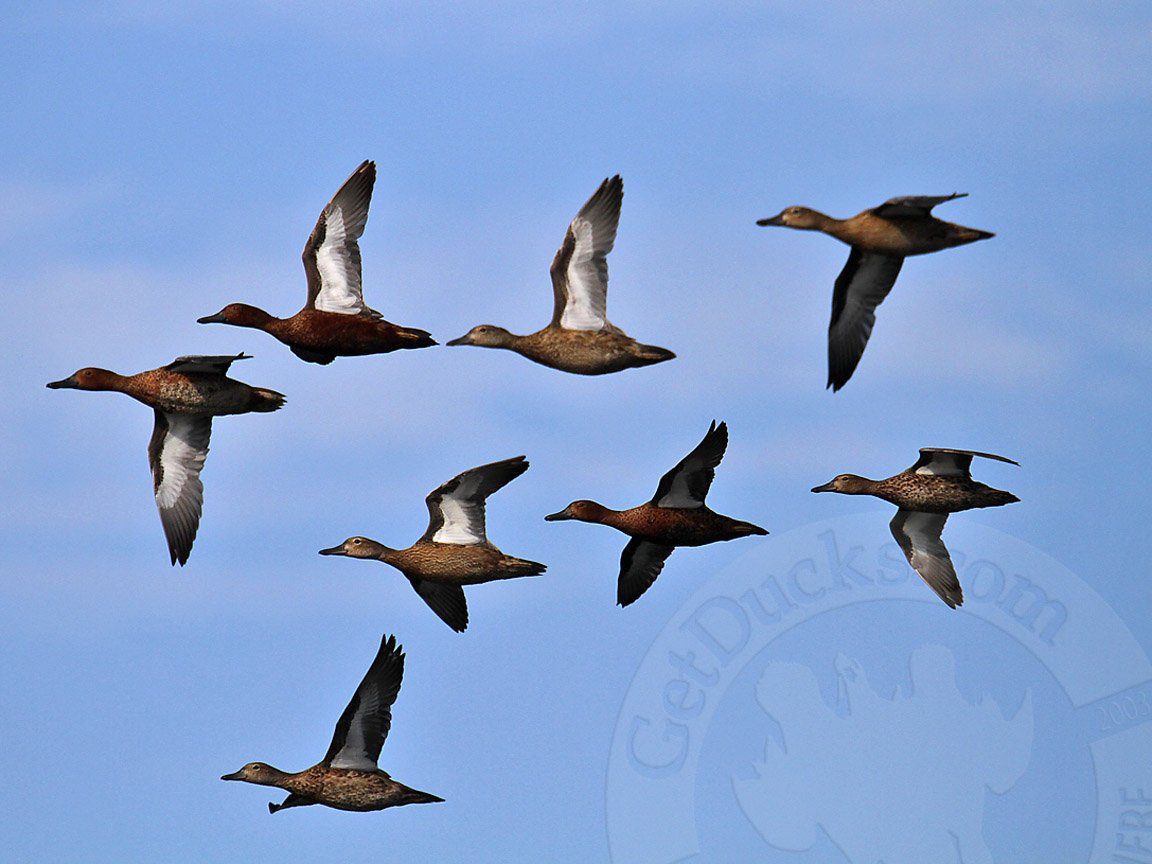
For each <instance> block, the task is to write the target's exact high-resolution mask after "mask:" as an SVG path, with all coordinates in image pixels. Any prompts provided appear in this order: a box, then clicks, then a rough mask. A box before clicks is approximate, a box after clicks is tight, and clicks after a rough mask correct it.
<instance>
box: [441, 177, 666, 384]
mask: <svg viewBox="0 0 1152 864" xmlns="http://www.w3.org/2000/svg"><path fill="white" fill-rule="evenodd" d="M623 198H624V181H623V180H621V179H620V175H616V176H615V177H611V178H609V179H607V180H605V181H604V182H603V183H601V184H600V188H599V189H597V190H596V191H595V193H593V195H592V197H591V198H589V199H588V201H587V203H585V205H584V206H583V207H581V208H580V212H579V213H577V214H576V218H575V219H573V220H572V223H571V224H570V225H569V226H568V232H567V233H566V234H565V235H564V243H563V244H562V245H561V246H560V249H559V250H557V252H556V257H555V258H553V260H552V269H551V272H552V292H553V295H554V301H555V302H554V308H553V311H552V322H551V323H550V324H549V325H548V326H547V327H545V328H544V329H543V330H537V331H536V332H535V333H530V334H528V335H527V336H517V335H516V334H514V333H509V332H508V331H507V330H505V329H504V328H503V327H496V326H494V325H492V324H481V325H479V326H477V327H473V328H472V329H471V330H470V331H468V333H466V334H465V335H463V336H461V337H460V338H459V339H453V340H452V341H451V342H449V343H448V344H449V345H479V346H480V347H482V348H506V349H508V350H509V351H515V352H516V353H517V354H521V355H523V356H525V357H527V358H528V359H529V360H533V361H535V362H536V363H540V364H542V365H544V366H550V367H551V368H553V369H560V370H562V371H564V372H573V373H575V374H577V375H606V374H608V373H610V372H619V371H621V370H623V369H632V368H634V367H636V366H651V365H652V364H653V363H663V362H664V361H665V360H671V359H672V358H674V357H675V356H676V355H675V354H673V353H672V352H671V351H668V350H667V349H665V348H658V347H656V346H655V345H643V344H641V343H639V342H637V341H636V340H635V339H632V338H631V337H629V336H628V335H627V334H626V333H625V332H624V331H623V330H621V329H620V328H619V327H617V326H616V325H615V324H613V323H612V322H611V321H609V320H608V311H607V303H608V253H609V252H611V251H612V246H613V244H614V243H615V242H616V226H617V225H618V224H619V223H620V203H621V201H622V200H623Z"/></svg>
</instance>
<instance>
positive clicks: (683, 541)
mask: <svg viewBox="0 0 1152 864" xmlns="http://www.w3.org/2000/svg"><path fill="white" fill-rule="evenodd" d="M577 511H578V512H580V508H577ZM585 516H591V517H594V518H585ZM578 518H580V519H581V521H586V522H599V523H600V524H602V525H608V526H609V527H611V528H615V529H616V530H617V531H620V532H622V533H624V534H627V535H628V536H629V537H636V538H639V539H640V540H647V541H649V542H651V543H660V544H662V545H665V546H707V545H708V544H710V543H720V542H723V541H727V540H736V539H738V538H740V537H749V536H751V535H754V534H761V535H763V534H767V533H768V532H767V531H765V530H764V529H763V528H761V527H760V526H758V525H753V524H752V523H751V522H742V521H740V520H739V519H733V518H731V517H730V516H724V515H722V514H720V513H717V512H715V511H714V510H711V509H710V508H708V507H706V506H705V507H693V508H684V507H660V506H658V505H656V504H653V503H651V502H647V503H644V504H641V505H640V506H639V507H632V508H630V509H628V510H610V509H608V508H607V507H600V508H599V510H598V511H595V510H594V511H592V512H590V513H589V512H587V511H585V512H584V516H581V517H578Z"/></svg>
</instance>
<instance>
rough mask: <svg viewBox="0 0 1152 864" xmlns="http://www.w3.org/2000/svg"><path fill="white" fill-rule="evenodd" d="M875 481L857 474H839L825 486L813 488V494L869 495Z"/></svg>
mask: <svg viewBox="0 0 1152 864" xmlns="http://www.w3.org/2000/svg"><path fill="white" fill-rule="evenodd" d="M874 482H875V481H873V480H869V479H868V478H867V477H858V476H857V475H855V474H838V475H837V476H835V477H833V478H832V479H831V480H829V481H828V482H827V483H825V484H824V485H823V486H813V487H812V491H813V492H839V493H840V494H841V495H869V494H871V492H872V484H873V483H874Z"/></svg>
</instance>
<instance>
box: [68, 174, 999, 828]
mask: <svg viewBox="0 0 1152 864" xmlns="http://www.w3.org/2000/svg"><path fill="white" fill-rule="evenodd" d="M375 180H376V166H375V163H373V162H370V161H366V162H364V163H363V164H361V165H360V166H359V167H358V168H357V169H356V171H355V172H353V174H352V176H351V177H349V178H348V180H347V181H346V182H345V183H344V185H343V186H341V187H340V189H339V190H338V191H337V192H336V194H335V195H334V196H333V198H332V200H331V201H329V202H328V205H327V206H326V207H325V208H324V210H323V212H322V213H321V214H320V218H319V219H318V220H317V222H316V227H315V228H314V229H313V230H312V234H311V236H309V238H308V242H307V243H306V244H305V246H304V252H303V261H304V271H305V273H306V275H307V281H308V301H307V303H306V304H305V306H304V308H303V309H301V310H300V311H299V312H297V313H296V314H294V315H292V316H290V317H288V318H277V317H275V316H273V315H271V314H269V313H268V312H265V311H264V310H262V309H258V308H256V307H255V306H250V305H247V304H245V303H230V304H228V305H227V306H225V307H224V308H223V309H221V310H220V311H219V312H217V313H216V314H214V315H208V316H206V317H204V318H200V319H199V322H200V323H202V324H211V323H221V324H232V325H235V326H239V327H250V328H255V329H258V330H263V331H265V332H266V333H268V334H270V335H271V336H273V337H275V338H276V339H278V340H279V341H281V342H283V343H284V344H285V345H287V346H288V347H289V349H290V350H291V351H292V353H293V354H295V355H296V356H297V357H299V358H300V359H302V360H305V361H307V362H310V363H320V364H327V363H331V362H332V361H333V360H334V359H335V358H336V357H349V356H360V355H368V354H386V353H389V352H391V351H396V350H399V349H406V348H424V347H428V346H432V345H435V344H436V342H435V341H434V340H433V339H432V337H431V335H430V334H429V333H428V332H426V331H424V330H420V329H416V328H413V327H403V326H400V325H397V324H392V323H390V322H389V321H386V320H385V319H384V317H383V316H382V315H381V314H380V313H379V312H377V311H376V310H374V309H372V308H371V307H369V306H367V305H366V304H365V302H364V294H363V288H362V284H361V266H360V246H359V242H358V241H359V239H360V236H361V235H362V234H363V233H364V226H365V223H366V222H367V219H368V207H369V204H370V202H371V198H372V188H373V185H374V183H375ZM623 194H624V187H623V182H622V181H621V179H620V177H619V176H618V175H617V176H615V177H611V178H609V179H606V180H605V181H604V182H603V183H601V184H600V187H599V188H598V189H597V190H596V192H595V193H593V195H592V197H591V198H589V199H588V201H587V202H586V203H585V204H584V206H583V207H582V208H580V211H579V212H578V213H577V214H576V217H575V218H574V219H573V220H572V222H571V223H570V224H569V226H568V230H567V232H566V233H565V235H564V241H563V243H562V244H561V246H560V248H559V250H557V252H556V255H555V257H554V258H553V261H552V266H551V277H552V289H553V294H554V305H553V312H552V320H551V321H550V322H549V324H548V325H547V326H545V327H544V328H543V329H541V330H538V331H536V332H535V333H530V334H528V335H523V336H521V335H516V334H513V333H510V332H509V331H508V330H506V329H504V328H502V327H497V326H495V325H491V324H481V325H478V326H476V327H473V328H472V329H471V330H470V331H469V332H468V333H467V334H465V335H464V336H461V337H460V338H458V339H454V340H452V341H450V342H448V343H447V344H448V345H476V346H480V347H485V348H503V349H506V350H509V351H514V352H516V353H518V354H521V355H523V356H524V357H527V358H528V359H529V360H532V361H534V362H536V363H540V364H543V365H545V366H549V367H551V368H554V369H559V370H562V371H565V372H571V373H575V374H579V375H604V374H608V373H612V372H619V371H621V370H624V369H630V368H634V367H640V366H648V365H651V364H654V363H662V362H664V361H666V360H671V359H673V358H674V357H675V356H676V355H675V354H673V353H672V352H671V351H669V350H667V349H665V348H660V347H657V346H655V345H646V344H642V343H640V342H637V341H636V340H634V339H632V338H631V337H629V336H628V335H627V334H626V333H625V332H624V331H623V330H621V329H620V328H619V327H617V326H615V325H614V324H612V322H610V321H609V320H608V316H607V292H608V261H607V256H608V253H610V252H611V251H612V247H613V245H614V243H615V240H616V228H617V225H618V224H619V220H620V205H621V202H622V200H623ZM960 197H963V196H962V195H958V194H953V195H946V196H940V197H930V196H917V197H903V198H893V199H891V200H890V201H887V202H885V203H884V204H881V205H880V206H879V207H874V208H872V209H869V210H865V211H863V212H862V213H859V214H857V215H856V216H853V217H851V218H849V219H834V218H832V217H831V216H826V215H825V214H823V213H820V212H818V211H816V210H811V209H809V208H806V207H788V208H785V209H784V210H783V211H781V212H780V213H779V214H778V215H776V216H773V217H771V218H768V219H761V220H759V222H757V224H758V225H780V226H784V227H788V228H795V229H799V230H809V231H821V232H823V233H825V234H828V235H829V236H832V237H835V238H836V239H838V240H841V241H842V242H844V243H847V244H848V245H849V246H850V247H851V251H850V253H849V255H848V261H847V263H846V264H845V266H844V269H843V270H842V271H841V273H840V275H839V276H838V277H837V279H836V283H835V287H834V289H833V295H832V316H831V321H830V323H829V326H828V387H829V388H831V389H832V390H833V391H836V390H839V389H840V388H841V387H843V386H844V385H845V383H847V381H848V380H849V378H851V376H852V374H853V372H854V371H855V370H856V367H857V365H858V364H859V362H860V358H861V356H862V355H863V353H864V348H865V346H866V345H867V343H868V339H869V337H870V335H871V333H872V328H873V325H874V323H875V320H876V307H877V306H879V305H880V303H882V302H883V300H884V298H885V297H886V296H887V295H888V292H889V291H890V290H891V289H892V286H893V284H894V283H895V281H896V277H897V275H898V274H899V272H900V268H901V266H902V265H903V263H904V259H905V258H906V257H908V256H911V255H923V254H926V253H929V252H936V251H939V250H941V249H947V248H950V247H953V246H960V245H963V244H966V243H972V242H974V241H977V240H983V239H986V238H989V237H992V236H993V235H992V234H990V233H989V232H987V231H980V230H977V229H974V228H966V227H964V226H961V225H955V224H953V223H950V222H944V221H941V220H939V219H936V218H935V217H933V216H932V212H931V211H932V209H933V208H934V207H935V206H936V205H938V204H941V203H944V202H946V201H951V200H953V199H955V198H960ZM247 356H248V355H245V354H237V355H235V356H189V357H179V358H177V359H176V360H175V361H173V362H172V363H169V364H168V365H166V366H163V367H161V368H159V369H152V370H150V371H147V372H140V373H138V374H135V375H118V374H116V373H115V372H110V371H108V370H106V369H98V368H91V367H89V368H84V369H80V370H78V371H77V372H75V373H73V374H72V375H70V376H69V377H67V378H65V379H63V380H61V381H54V382H52V383H50V384H48V387H50V388H53V389H61V388H71V389H77V390H111V391H116V392H120V393H125V394H127V395H128V396H131V397H132V398H134V399H136V400H138V401H140V402H143V403H144V404H145V405H148V406H149V407H151V408H152V409H153V412H154V414H155V424H154V427H153V431H152V438H151V441H150V442H149V445H148V459H149V463H150V466H151V470H152V479H153V489H154V493H155V497H156V504H157V507H158V508H159V511H160V520H161V523H162V525H163V528H164V534H165V537H166V538H167V541H168V550H169V553H170V557H171V561H172V564H176V563H177V562H179V563H180V564H181V565H183V564H185V563H186V562H187V560H188V556H189V554H190V553H191V551H192V544H193V541H194V540H195V537H196V532H197V529H198V526H199V523H200V513H201V508H202V503H203V484H202V483H201V481H200V471H201V469H202V468H203V466H204V460H205V458H206V456H207V454H208V443H209V438H210V436H211V432H212V418H213V417H217V416H222V415H227V414H246V413H249V412H270V411H276V410H278V409H279V408H280V407H281V406H282V405H283V404H284V396H283V394H281V393H277V392H276V391H274V390H268V389H265V388H261V387H252V386H249V385H248V384H244V383H242V382H240V381H236V380H234V379H232V378H229V377H228V370H229V368H230V366H231V365H232V363H233V362H235V361H237V360H242V359H245V358H246V357H247ZM727 446H728V427H727V425H726V424H724V423H719V424H717V423H716V422H713V423H712V424H711V426H710V427H709V429H708V432H707V433H706V434H705V436H704V438H703V439H702V440H701V441H700V443H699V444H697V445H696V447H695V448H694V449H693V450H692V451H691V452H690V453H688V455H687V456H685V457H684V458H683V459H681V460H680V462H678V463H677V464H676V465H675V466H674V467H673V468H672V469H671V470H670V471H668V472H667V473H666V474H665V475H664V476H663V477H662V478H661V480H660V483H659V485H658V486H657V489H656V493H655V495H653V496H652V498H651V499H650V500H649V501H647V502H645V503H643V504H641V505H639V506H637V507H632V508H629V509H626V510H612V509H610V508H608V507H605V506H604V505H602V504H598V503H596V502H594V501H588V500H578V501H573V502H572V503H570V504H569V505H568V506H567V507H565V508H564V509H563V510H560V511H559V512H556V513H552V514H550V515H548V516H545V517H544V518H545V519H546V520H547V521H550V522H554V521H560V520H577V521H581V522H594V523H599V524H602V525H608V526H610V527H612V528H615V529H617V530H618V531H620V532H622V533H624V534H626V535H628V537H629V538H630V539H629V541H628V543H627V545H626V546H625V547H624V551H623V553H622V555H621V559H620V574H619V579H618V583H617V595H616V599H617V603H618V604H619V605H621V606H628V605H630V604H631V603H634V602H635V601H636V600H637V599H638V598H639V597H640V596H641V595H643V594H644V592H645V591H647V590H648V588H649V587H651V585H652V583H653V582H654V581H655V580H656V578H657V576H659V575H660V571H661V570H662V569H663V567H664V562H665V561H666V560H667V559H668V556H669V555H671V554H672V552H673V551H674V550H675V548H676V547H678V546H704V545H707V544H709V543H716V542H719V541H723V540H734V539H736V538H739V537H747V536H751V535H764V534H767V533H768V532H767V531H765V530H764V529H763V528H761V527H759V526H757V525H754V524H752V523H751V522H745V521H742V520H739V519H734V518H731V517H729V516H724V515H721V514H719V513H716V512H714V511H713V510H711V509H709V507H708V506H707V504H706V503H705V499H706V497H707V494H708V490H709V487H710V486H711V484H712V480H713V478H714V477H715V474H716V467H717V466H718V465H719V464H720V461H721V460H722V459H723V458H724V451H725V450H726V448H727ZM976 456H980V457H984V458H987V459H994V460H998V461H1001V462H1010V463H1011V464H1016V463H1015V462H1012V460H1010V459H1005V458H1004V457H1002V456H996V455H994V454H991V453H980V452H976V451H972V450H955V449H948V448H932V447H926V448H922V449H921V450H920V458H919V459H918V460H917V461H916V463H915V464H914V465H912V466H911V467H910V468H908V469H906V470H904V471H901V472H900V473H898V474H895V475H894V476H892V477H889V478H887V479H885V480H869V479H867V478H865V477H859V476H856V475H854V474H841V475H839V476H837V477H835V478H834V479H833V480H831V481H829V482H828V483H825V484H823V485H821V486H817V487H815V488H813V489H812V491H813V492H839V493H841V494H845V495H873V496H875V497H878V498H881V499H883V500H885V501H888V502H890V503H892V504H894V505H896V507H897V508H898V510H897V513H896V516H895V517H894V518H893V520H892V522H891V526H890V527H891V530H892V534H893V536H894V537H895V538H896V541H897V543H899V545H900V548H901V549H903V551H904V554H905V555H906V556H907V558H908V562H909V564H910V565H911V566H912V568H913V569H914V570H915V571H916V572H917V573H919V574H920V576H921V577H922V578H923V579H924V581H925V582H926V583H927V584H928V585H929V587H931V588H932V590H933V591H935V592H936V594H937V595H939V597H940V599H941V600H943V601H944V602H945V603H947V604H948V606H950V607H952V608H955V607H957V606H959V605H960V604H961V603H962V602H963V592H962V590H961V587H960V583H959V580H958V579H957V577H956V571H955V568H954V567H953V565H952V561H951V558H950V556H949V554H948V550H947V548H946V547H945V546H944V543H943V541H942V540H941V532H942V531H943V528H944V524H945V522H946V521H947V519H948V515H949V514H950V513H955V512H959V511H962V510H968V509H972V508H977V507H997V506H1001V505H1004V504H1009V503H1012V502H1014V501H1017V500H1019V499H1017V498H1016V496H1014V495H1012V494H1011V493H1009V492H1004V491H1002V490H999V489H993V488H991V487H989V486H986V485H984V484H983V483H980V482H978V481H976V480H973V479H972V476H971V471H970V469H971V464H972V459H973V458H974V457H976ZM527 470H528V462H527V461H526V460H525V458H524V457H523V456H517V457H514V458H511V459H505V460H502V461H499V462H493V463H491V464H488V465H481V466H479V467H476V468H472V469H469V470H467V471H464V472H463V473H461V474H459V475H457V476H456V477H454V478H452V479H451V480H449V481H448V482H446V483H444V484H443V485H441V486H439V487H437V488H436V489H435V490H433V491H432V492H431V493H429V495H428V496H427V498H426V503H427V505H428V511H429V523H428V529H427V531H425V532H424V535H423V536H422V537H420V539H419V540H417V541H416V542H415V543H413V544H412V545H411V546H409V547H408V548H406V549H394V548H391V547H388V546H385V545H384V544H382V543H380V542H377V541H375V540H370V539H369V538H367V537H362V536H354V537H349V538H348V539H346V540H345V541H344V542H343V543H341V544H340V545H338V546H334V547H332V548H329V549H323V550H321V551H320V554H321V555H341V556H346V557H349V558H367V559H373V560H377V561H383V562H384V563H386V564H390V565H391V566H393V567H395V568H396V569H397V570H399V571H400V572H401V573H403V574H404V576H405V577H406V578H407V579H408V581H409V583H410V584H411V585H412V588H413V589H414V590H415V591H416V593H417V595H419V597H420V598H421V599H422V600H423V601H424V602H425V603H426V604H427V605H428V607H429V608H430V609H431V610H432V611H433V612H434V613H435V614H436V615H437V616H438V617H439V618H440V619H441V620H442V621H444V623H445V624H447V625H448V626H449V627H451V628H452V629H453V630H455V631H457V632H462V631H464V630H465V629H466V628H467V626H468V606H467V602H466V600H465V595H464V586H466V585H477V584H481V583H484V582H491V581H494V580H498V579H511V578H516V577H520V576H535V575H538V574H540V573H543V572H544V570H545V566H544V565H543V564H539V563H537V562H535V561H528V560H525V559H522V558H515V557H513V556H511V555H506V554H505V553H504V552H502V551H501V550H500V549H499V548H497V547H496V546H495V545H494V544H493V543H491V542H490V541H489V540H488V536H487V529H486V524H485V503H486V501H487V498H488V496H490V495H491V494H492V493H494V492H496V491H497V490H499V489H500V488H502V487H503V486H505V485H506V484H507V483H509V482H511V481H512V480H514V479H515V478H516V477H519V476H520V475H521V474H523V473H524V472H525V471H527ZM403 671H404V654H403V653H402V650H401V648H400V647H399V646H398V645H397V644H396V640H395V637H385V638H384V639H383V640H382V642H381V645H380V649H379V651H378V652H377V655H376V658H375V659H374V660H373V662H372V665H371V666H370V667H369V669H368V672H367V674H366V675H365V676H364V680H363V681H362V682H361V684H360V686H359V687H358V688H357V690H356V692H355V694H354V695H353V697H352V700H351V702H350V703H349V704H348V706H347V708H346V709H345V711H344V713H343V714H342V715H341V717H340V721H339V722H338V723H337V725H336V731H335V734H334V736H333V740H332V743H331V746H330V747H329V749H328V752H327V754H326V755H325V757H324V759H323V760H322V761H321V762H319V763H318V764H316V765H314V766H313V767H311V768H308V769H307V770H305V771H301V772H298V773H294V774H293V773H286V772H283V771H279V770H278V769H276V768H272V767H271V766H269V765H266V764H264V763H262V762H253V763H249V764H248V765H245V766H244V767H243V768H241V769H240V770H239V771H236V772H234V773H232V774H226V775H224V777H223V778H222V779H224V780H243V781H246V782H249V783H256V784H260V785H264V786H275V787H279V788H281V789H284V790H286V791H288V793H289V794H288V797H287V798H286V799H285V800H284V802H283V803H281V804H278V805H277V804H269V805H268V806H269V811H270V812H273V813H274V812H276V811H277V810H280V809H283V808H285V807H296V806H303V805H309V804H324V805H327V806H330V807H336V808H338V809H343V810H380V809H383V808H385V807H392V806H399V805H403V804H414V803H427V802H434V801H441V800H442V799H441V798H438V797H436V796H435V795H430V794H428V793H426V792H419V791H417V790H415V789H411V788H409V787H407V786H404V785H403V784H401V783H398V782H396V781H395V780H393V779H392V778H391V777H389V775H388V774H387V773H385V772H383V771H381V770H380V769H379V767H378V765H377V760H378V757H379V755H380V749H381V747H382V745H383V742H384V738H385V737H386V736H387V734H388V730H389V727H390V726H391V716H392V715H391V706H392V704H393V702H394V701H395V699H396V695H397V693H398V692H399V689H400V683H401V678H402V677H403Z"/></svg>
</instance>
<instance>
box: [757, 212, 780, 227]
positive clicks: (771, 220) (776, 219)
mask: <svg viewBox="0 0 1152 864" xmlns="http://www.w3.org/2000/svg"><path fill="white" fill-rule="evenodd" d="M783 215H784V214H783V213H781V214H779V215H776V216H769V217H768V218H766V219H757V220H756V224H757V225H783V224H784V222H783V221H782V220H781V218H780V217H781V216H783Z"/></svg>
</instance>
